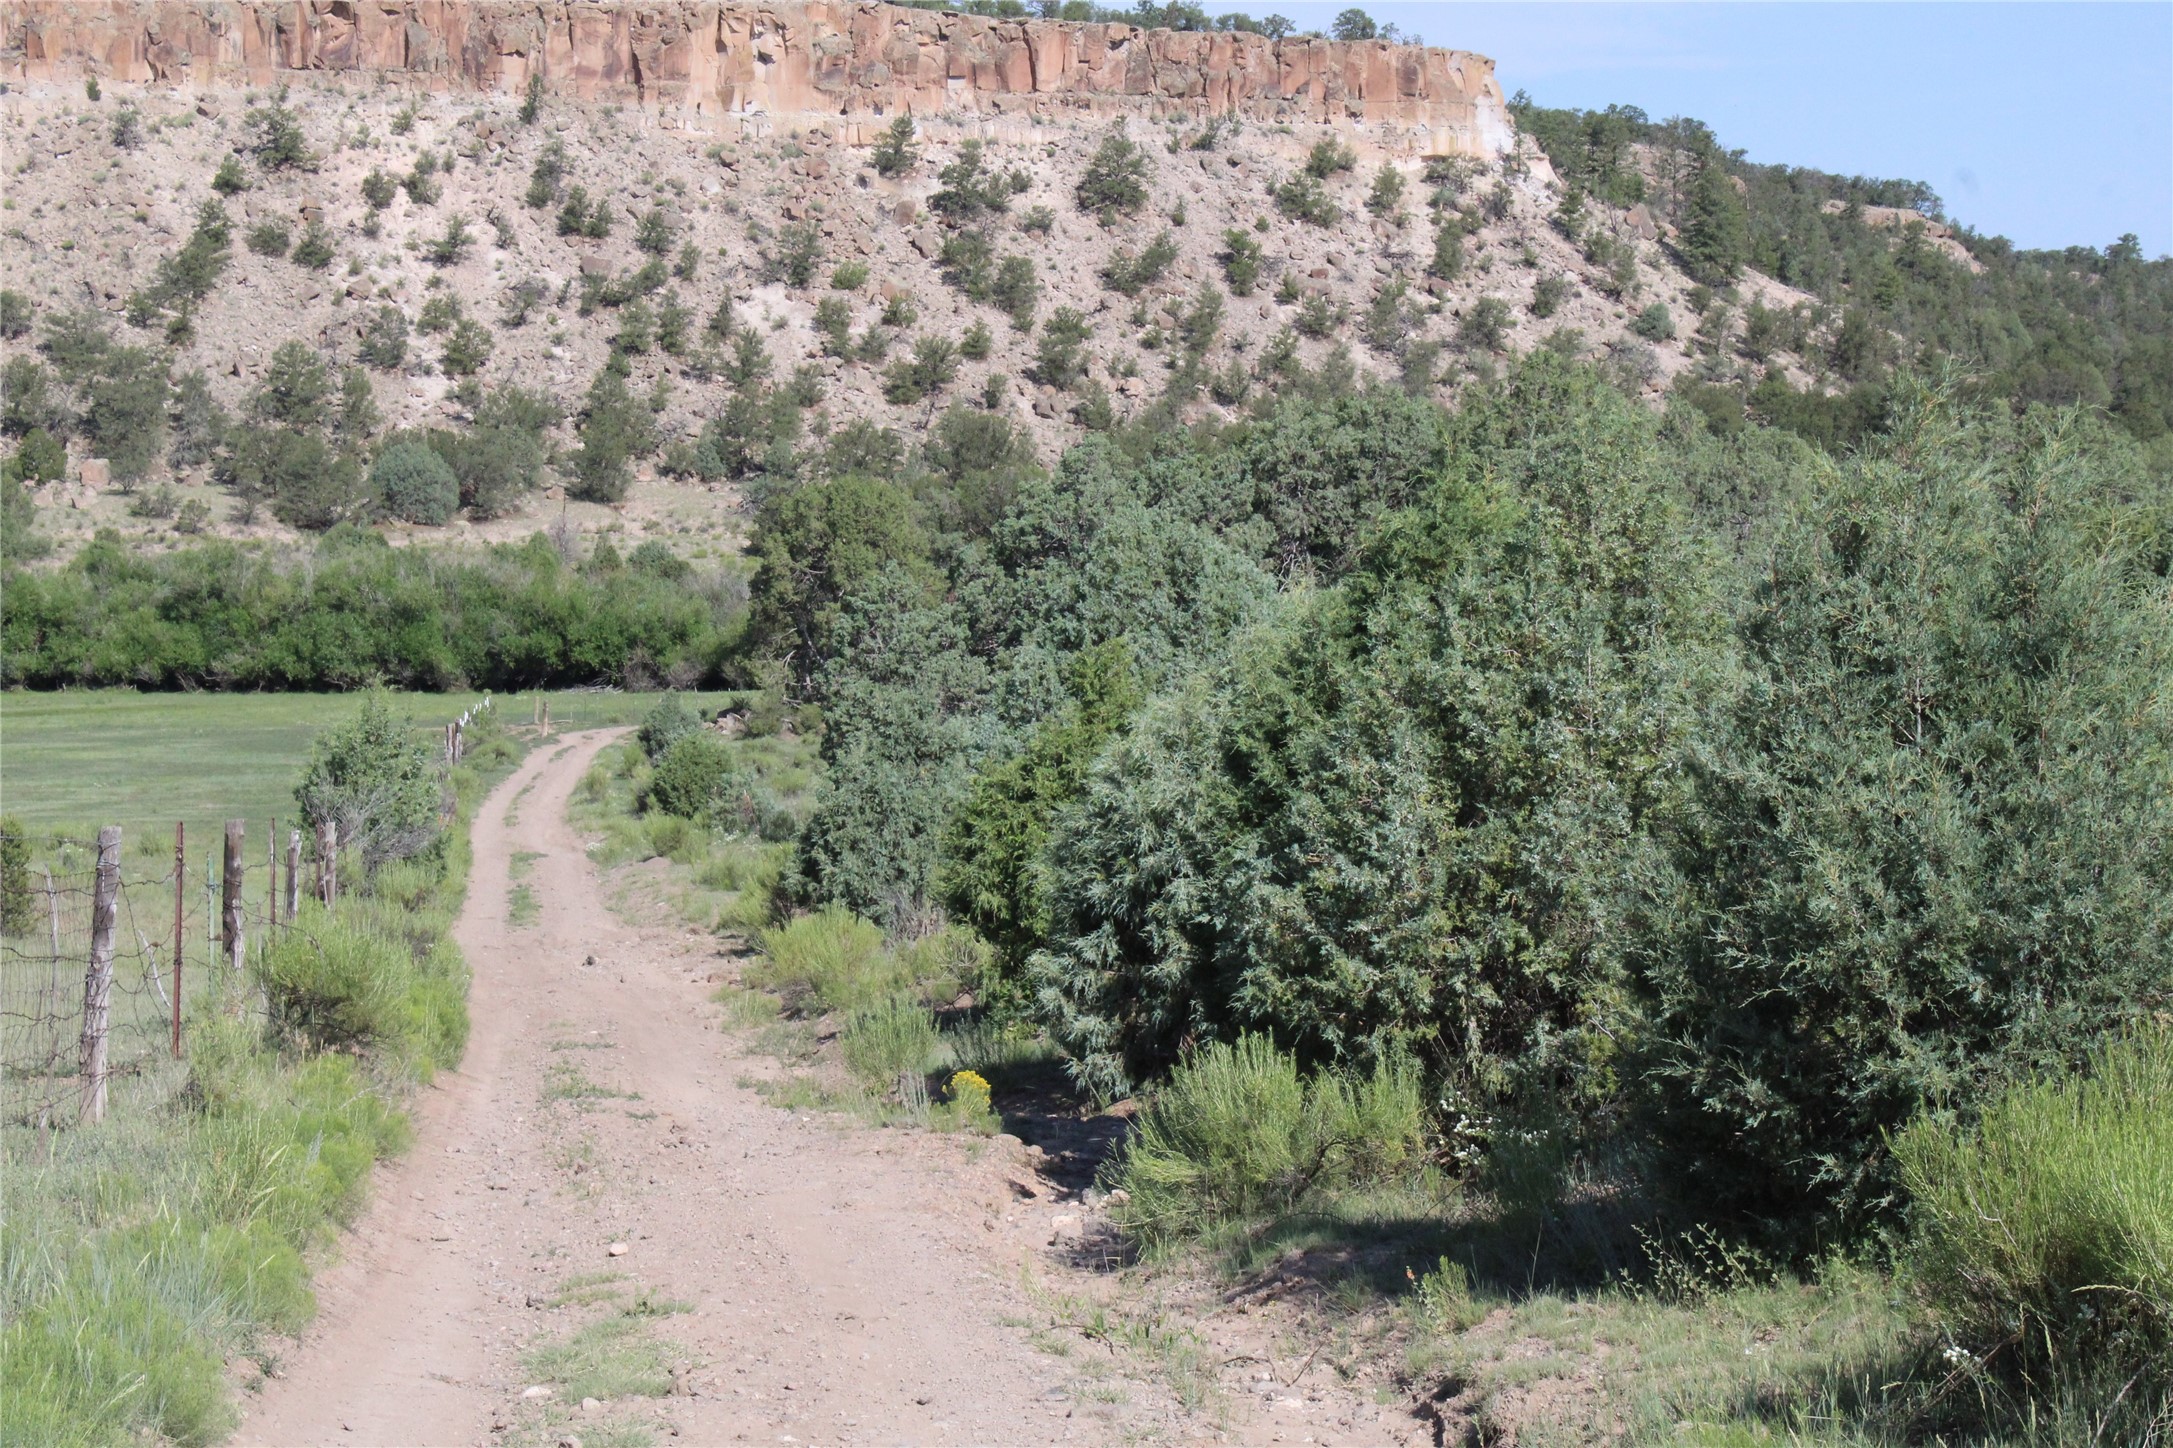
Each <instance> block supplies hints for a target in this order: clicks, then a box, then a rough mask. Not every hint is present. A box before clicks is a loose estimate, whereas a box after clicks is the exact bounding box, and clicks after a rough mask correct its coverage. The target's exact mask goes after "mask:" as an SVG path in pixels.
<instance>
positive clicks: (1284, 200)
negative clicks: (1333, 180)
mask: <svg viewBox="0 0 2173 1448" xmlns="http://www.w3.org/2000/svg"><path fill="white" fill-rule="evenodd" d="M1275 207H1276V209H1277V210H1278V211H1280V212H1282V213H1283V215H1285V216H1287V217H1289V218H1290V219H1291V220H1293V221H1305V222H1310V223H1311V224H1313V225H1314V226H1333V225H1335V224H1336V222H1338V221H1340V220H1342V218H1343V212H1342V210H1341V209H1340V208H1338V207H1337V205H1336V204H1335V202H1334V201H1332V200H1330V199H1329V197H1328V191H1327V188H1325V187H1324V186H1322V185H1321V184H1320V182H1319V181H1317V180H1315V179H1314V178H1313V177H1312V176H1309V175H1308V176H1293V177H1292V178H1290V179H1289V180H1288V181H1285V182H1284V183H1283V184H1282V185H1280V186H1278V187H1276V188H1275Z"/></svg>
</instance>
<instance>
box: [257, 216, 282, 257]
mask: <svg viewBox="0 0 2173 1448" xmlns="http://www.w3.org/2000/svg"><path fill="white" fill-rule="evenodd" d="M247 240H248V242H249V249H250V250H251V251H253V252H255V253H256V254H257V255H258V256H275V257H276V256H285V255H286V254H287V248H288V246H289V245H291V244H292V241H293V233H292V232H290V231H289V230H288V229H287V223H285V222H284V221H260V222H258V223H257V224H256V225H255V226H252V227H250V228H249V235H248V238H247Z"/></svg>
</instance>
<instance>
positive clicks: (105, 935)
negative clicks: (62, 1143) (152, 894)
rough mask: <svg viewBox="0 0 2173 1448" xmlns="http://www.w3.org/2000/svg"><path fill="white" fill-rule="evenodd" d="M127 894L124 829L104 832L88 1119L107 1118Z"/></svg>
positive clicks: (95, 924)
mask: <svg viewBox="0 0 2173 1448" xmlns="http://www.w3.org/2000/svg"><path fill="white" fill-rule="evenodd" d="M120 892H121V827H120V826H119V825H107V826H106V827H105V828H104V829H102V830H100V831H99V832H98V883H97V885H96V887H95V889H94V890H93V892H92V894H91V963H90V970H89V972H88V973H87V974H85V976H84V977H83V1119H84V1120H85V1121H103V1120H105V1118H106V1028H107V1026H108V1024H109V1023H110V1019H111V1015H112V1009H113V919H114V913H115V912H114V908H113V907H114V898H115V897H116V896H118V895H119V894H120Z"/></svg>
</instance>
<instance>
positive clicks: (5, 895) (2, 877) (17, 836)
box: [0, 815, 33, 935]
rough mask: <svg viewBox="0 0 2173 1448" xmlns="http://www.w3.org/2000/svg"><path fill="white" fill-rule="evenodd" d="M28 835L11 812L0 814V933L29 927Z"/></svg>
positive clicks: (30, 902) (18, 930)
mask: <svg viewBox="0 0 2173 1448" xmlns="http://www.w3.org/2000/svg"><path fill="white" fill-rule="evenodd" d="M31 907H32V900H31V894H30V837H29V836H28V835H26V834H24V833H23V822H22V821H21V820H19V819H17V818H15V817H14V816H13V815H6V816H0V935H20V934H22V933H23V932H24V931H26V930H28V929H29V928H30V922H31V919H32V918H33V917H32V908H31Z"/></svg>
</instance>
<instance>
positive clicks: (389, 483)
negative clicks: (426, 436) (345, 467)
mask: <svg viewBox="0 0 2173 1448" xmlns="http://www.w3.org/2000/svg"><path fill="white" fill-rule="evenodd" d="M370 486H371V487H373V488H375V489H376V490H377V496H378V498H379V499H380V500H381V502H382V504H383V506H384V509H385V511H386V512H387V513H390V514H391V515H392V516H393V517H395V518H398V519H400V520H402V521H403V522H408V523H424V524H428V525H429V526H431V527H441V526H443V525H444V524H446V523H449V522H451V521H452V517H453V514H454V513H456V512H458V511H459V509H460V480H459V479H458V478H456V477H454V476H453V470H452V469H451V468H450V467H448V466H446V463H445V459H443V458H441V457H439V456H438V455H437V453H435V452H434V451H432V450H431V449H430V447H429V446H428V445H427V444H424V443H420V442H396V443H394V444H393V445H392V446H391V447H388V448H386V449H385V450H384V451H383V452H381V453H379V454H378V455H377V462H376V463H375V464H374V465H373V466H372V467H371V468H370Z"/></svg>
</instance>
